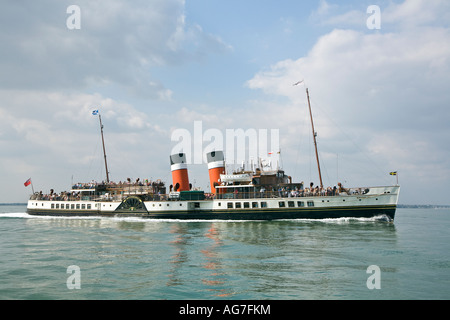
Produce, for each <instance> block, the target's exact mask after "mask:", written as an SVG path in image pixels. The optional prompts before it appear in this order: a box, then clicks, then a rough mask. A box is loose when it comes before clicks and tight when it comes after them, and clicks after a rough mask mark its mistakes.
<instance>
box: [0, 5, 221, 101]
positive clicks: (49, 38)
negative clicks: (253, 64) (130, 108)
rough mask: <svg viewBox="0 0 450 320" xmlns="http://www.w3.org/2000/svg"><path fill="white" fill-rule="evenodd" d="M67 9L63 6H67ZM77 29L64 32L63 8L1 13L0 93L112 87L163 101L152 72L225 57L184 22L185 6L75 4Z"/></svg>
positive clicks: (214, 41) (11, 8) (12, 8)
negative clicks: (204, 58) (213, 56)
mask: <svg viewBox="0 0 450 320" xmlns="http://www.w3.org/2000/svg"><path fill="white" fill-rule="evenodd" d="M66 4H67V5H66ZM77 5H78V6H79V7H80V9H81V29H80V30H76V29H75V30H69V29H68V28H67V26H66V19H67V18H68V17H69V15H68V14H66V8H67V6H69V3H68V2H64V1H63V2H58V4H55V3H54V2H51V1H43V2H39V3H37V2H29V7H28V8H27V10H19V8H18V6H17V4H15V3H8V4H7V5H4V6H3V7H2V11H1V13H0V20H2V21H4V22H3V23H2V32H1V33H0V41H1V42H2V48H3V49H2V52H1V53H0V58H1V59H0V68H1V69H2V70H4V72H2V73H1V75H0V85H1V86H2V87H3V88H15V89H17V88H19V89H26V88H31V89H46V90H53V89H58V90H61V89H67V88H72V89H78V88H85V86H86V85H92V84H95V85H97V86H99V85H101V84H103V85H108V84H118V85H120V86H122V87H124V88H127V89H128V90H130V92H132V93H135V94H136V93H138V94H139V95H144V96H148V97H151V98H155V99H158V98H160V99H167V98H169V97H170V94H171V92H170V90H169V89H167V88H165V87H164V85H163V84H161V83H160V82H158V81H157V80H155V79H152V76H151V67H153V66H160V65H179V64H181V63H184V62H186V61H190V60H192V59H197V58H198V57H199V56H205V55H207V54H209V53H211V52H217V51H219V52H221V51H222V50H229V46H227V45H226V44H225V43H224V42H223V41H222V40H221V39H220V38H219V37H217V36H214V35H211V34H208V33H205V32H203V30H202V29H201V27H200V26H198V25H196V24H194V25H191V24H188V23H186V21H185V13H184V6H185V3H184V0H151V1H134V2H133V4H132V5H129V3H128V2H126V1H124V0H111V1H85V0H84V1H78V3H77Z"/></svg>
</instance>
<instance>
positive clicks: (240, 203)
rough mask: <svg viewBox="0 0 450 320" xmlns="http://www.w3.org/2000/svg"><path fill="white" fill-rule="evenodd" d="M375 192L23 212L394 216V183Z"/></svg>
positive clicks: (132, 202) (77, 204) (62, 205)
mask: <svg viewBox="0 0 450 320" xmlns="http://www.w3.org/2000/svg"><path fill="white" fill-rule="evenodd" d="M374 191H377V193H373V194H367V195H348V196H334V197H305V198H300V197H299V198H290V197H288V198H247V199H214V200H185V201H181V200H180V201H169V200H163V201H144V200H141V199H140V198H138V197H135V196H130V197H128V198H125V199H124V200H122V201H103V202H95V201H46V200H30V201H29V202H28V207H27V212H28V213H29V214H30V215H40V216H65V217H74V216H80V217H81V216H101V217H141V218H149V219H179V220H186V219H192V220H279V219H336V218H373V217H384V218H385V219H386V220H389V221H392V220H394V218H395V211H396V207H397V200H398V191H399V188H398V187H383V188H378V189H375V188H374Z"/></svg>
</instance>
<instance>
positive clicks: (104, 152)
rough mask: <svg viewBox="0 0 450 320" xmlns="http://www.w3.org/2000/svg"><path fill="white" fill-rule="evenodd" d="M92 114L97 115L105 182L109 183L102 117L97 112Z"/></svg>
mask: <svg viewBox="0 0 450 320" xmlns="http://www.w3.org/2000/svg"><path fill="white" fill-rule="evenodd" d="M92 114H93V115H94V116H95V115H98V120H99V121H100V133H101V135H102V145H103V157H104V158H105V170H106V182H107V183H109V172H108V162H107V161H106V150H105V139H104V137H103V124H102V117H101V116H100V112H98V110H94V111H92Z"/></svg>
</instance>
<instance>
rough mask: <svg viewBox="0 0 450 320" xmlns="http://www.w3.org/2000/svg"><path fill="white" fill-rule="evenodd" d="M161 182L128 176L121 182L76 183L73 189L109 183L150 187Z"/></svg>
mask: <svg viewBox="0 0 450 320" xmlns="http://www.w3.org/2000/svg"><path fill="white" fill-rule="evenodd" d="M159 184H161V182H160V180H157V181H153V182H152V181H151V180H149V179H145V180H141V179H140V178H137V179H136V180H135V181H132V180H131V178H127V180H126V181H119V182H114V181H110V182H108V183H107V182H105V181H102V182H97V181H95V180H92V181H91V182H87V183H76V184H74V185H73V186H72V189H95V188H96V187H97V186H99V185H107V186H108V187H123V186H139V187H144V186H147V187H149V186H156V185H159Z"/></svg>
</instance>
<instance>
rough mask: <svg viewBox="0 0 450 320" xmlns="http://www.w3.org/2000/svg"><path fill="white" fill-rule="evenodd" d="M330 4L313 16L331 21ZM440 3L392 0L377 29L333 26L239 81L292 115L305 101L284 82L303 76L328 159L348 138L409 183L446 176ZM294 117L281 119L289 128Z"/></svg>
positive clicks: (447, 65)
mask: <svg viewBox="0 0 450 320" xmlns="http://www.w3.org/2000/svg"><path fill="white" fill-rule="evenodd" d="M429 4H430V5H429ZM332 9H333V8H332V5H329V4H328V3H327V2H325V1H322V2H321V5H320V7H319V9H318V10H317V11H316V13H315V14H317V15H321V16H328V17H330V18H331V19H330V20H328V22H329V23H330V24H337V25H339V24H340V17H342V16H344V15H345V13H344V14H341V13H339V14H338V15H339V16H338V17H337V16H336V17H335V16H333V10H332ZM448 9H449V5H448V3H447V2H445V1H437V0H436V1H432V3H430V2H428V1H405V2H403V3H401V4H392V5H390V6H389V7H388V8H386V9H385V10H384V11H382V12H381V14H382V21H383V23H385V24H382V27H381V30H379V31H377V32H374V31H371V30H368V29H365V30H364V29H361V30H360V29H358V30H354V29H342V28H341V29H339V28H336V29H333V30H332V31H330V32H328V33H327V34H325V35H323V36H322V37H320V38H319V39H318V41H317V42H316V44H315V45H314V46H313V48H312V49H311V50H310V51H309V53H308V54H307V55H306V56H304V57H301V58H298V59H296V60H293V59H288V60H283V61H279V62H277V63H275V64H274V65H272V66H271V67H270V68H268V69H267V70H263V71H261V72H259V73H257V74H256V75H255V76H254V77H253V78H252V79H250V80H249V81H248V82H247V85H248V87H249V88H252V89H259V90H262V91H263V92H264V93H266V94H268V95H271V96H283V97H286V98H288V99H289V101H291V102H290V103H288V104H284V107H288V108H289V109H290V113H291V114H292V115H294V114H298V113H299V111H298V110H299V109H298V106H299V104H300V105H301V104H303V101H305V100H306V99H305V92H304V89H303V88H302V90H299V89H298V88H297V87H294V88H293V87H292V84H293V83H294V82H296V81H298V80H302V79H304V80H305V82H306V84H307V86H308V87H309V89H310V91H311V93H312V101H313V108H314V109H313V110H315V112H316V116H317V118H318V119H316V121H318V122H319V123H318V125H317V128H318V132H319V143H320V144H321V146H322V148H324V149H325V150H327V148H328V150H332V152H331V154H329V155H328V156H329V158H330V159H332V158H333V153H334V152H336V153H338V152H340V151H338V150H337V149H336V147H337V146H340V147H343V146H344V145H343V144H342V140H343V139H345V138H347V137H350V138H351V139H353V140H354V142H355V144H356V145H358V146H360V151H362V152H364V153H365V154H367V157H366V158H371V159H373V160H376V162H378V163H381V164H382V165H381V167H383V168H385V170H386V171H388V170H390V169H389V168H393V170H394V169H395V170H397V169H398V170H399V171H402V170H403V177H404V180H403V181H405V179H406V180H407V182H408V183H412V181H413V177H416V178H417V179H418V181H420V183H419V184H423V185H425V184H427V183H430V182H431V181H433V177H436V172H439V173H440V175H441V176H440V179H439V180H440V181H442V176H443V175H445V179H447V180H448V179H449V178H450V175H449V174H450V173H449V170H448V168H449V162H448V161H447V160H445V159H448V158H449V156H450V152H449V151H450V150H449V149H448V148H446V147H445V145H446V144H447V142H446V141H448V139H449V138H450V132H449V130H448V120H449V119H450V111H449V109H448V102H449V101H450V94H449V92H448V90H447V88H446V84H447V83H449V82H450V76H449V75H450V29H449V28H448V27H447V26H446V23H445V22H443V19H444V17H446V16H447V15H448V13H449V10H448ZM363 13H365V12H364V11H363ZM348 15H350V16H358V15H356V14H355V15H354V14H353V13H352V12H348ZM436 19H437V20H440V21H441V22H440V23H437V22H436ZM363 21H364V22H365V20H363ZM447 21H448V20H447ZM300 101H301V103H299V102H300ZM280 108H281V107H280ZM296 119H298V118H296V117H291V118H286V120H285V121H286V122H287V123H289V125H290V126H296V121H295V120H296ZM297 123H298V122H297ZM342 132H345V134H342ZM324 133H325V135H324ZM327 140H329V141H328V142H327ZM291 145H293V144H291ZM348 147H352V146H351V145H349V146H348ZM353 148H354V146H353ZM322 150H323V149H322ZM343 152H344V153H343V157H342V158H344V157H345V154H346V153H347V152H348V153H347V154H348V155H350V154H351V155H352V158H354V159H353V160H355V159H357V161H359V162H362V161H366V160H367V159H364V157H361V156H360V155H359V156H358V155H357V154H352V153H350V150H349V149H348V150H344V151H343ZM431 155H433V156H431ZM326 157H327V154H325V153H324V158H326ZM334 158H336V155H335V156H334ZM371 159H369V160H371ZM324 162H325V160H324ZM366 162H367V161H366ZM334 163H336V160H334ZM372 165H373V163H372V162H371V161H370V166H372ZM332 166H333V165H332ZM348 169H350V171H354V168H348ZM360 173H363V174H364V172H360ZM350 176H351V174H350ZM355 179H356V176H355ZM354 181H355V180H354ZM415 184H416V185H417V181H416V183H415ZM430 196H431V195H430ZM431 198H432V196H431ZM409 200H411V199H409ZM435 201H438V202H439V200H438V199H435Z"/></svg>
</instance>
